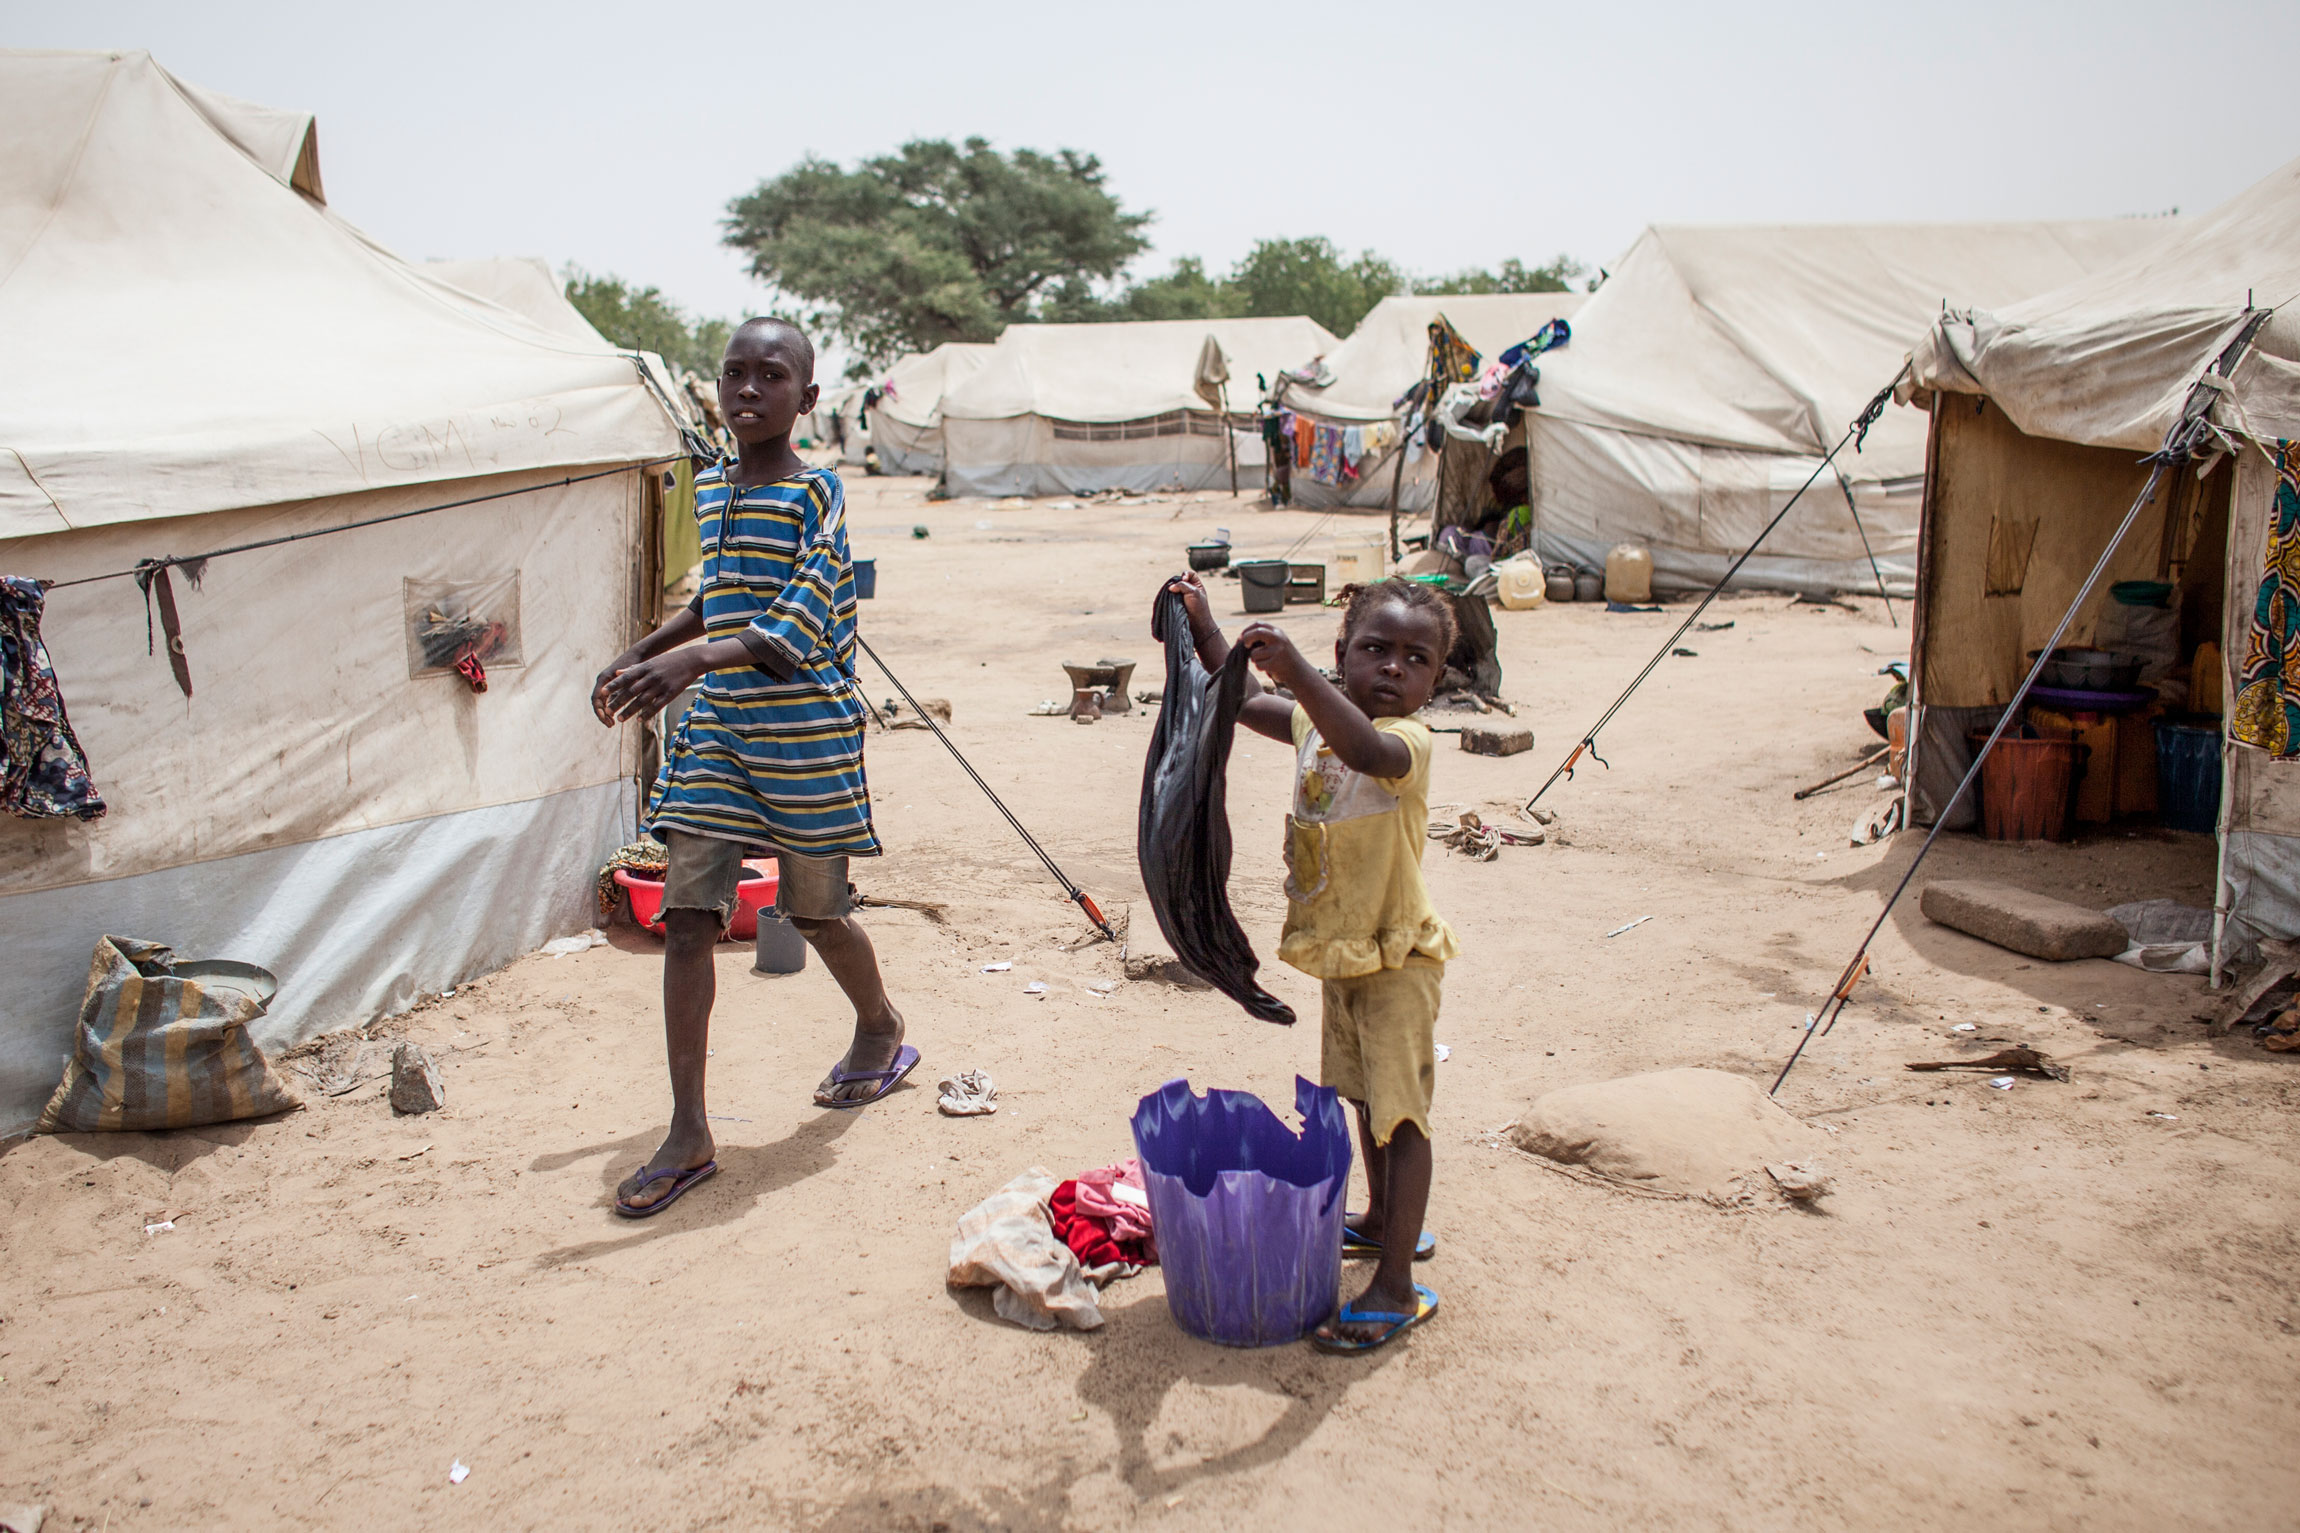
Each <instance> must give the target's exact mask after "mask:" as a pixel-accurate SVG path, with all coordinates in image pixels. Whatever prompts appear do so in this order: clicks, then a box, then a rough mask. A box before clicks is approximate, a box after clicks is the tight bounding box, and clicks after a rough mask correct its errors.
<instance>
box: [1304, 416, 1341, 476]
mask: <svg viewBox="0 0 2300 1533" xmlns="http://www.w3.org/2000/svg"><path fill="white" fill-rule="evenodd" d="M1310 477H1311V478H1312V479H1314V480H1316V481H1317V482H1318V483H1319V484H1340V483H1341V482H1342V431H1341V428H1340V427H1339V426H1319V427H1316V428H1314V430H1313V433H1312V441H1311V447H1310Z"/></svg>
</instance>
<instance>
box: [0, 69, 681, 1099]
mask: <svg viewBox="0 0 2300 1533" xmlns="http://www.w3.org/2000/svg"><path fill="white" fill-rule="evenodd" d="M220 100H221V98H215V97H213V96H210V95H207V94H205V93H200V92H195V91H191V90H188V89H187V88H185V87H182V86H180V85H179V84H178V82H176V81H175V80H174V79H172V78H171V77H170V76H168V75H167V74H166V73H165V71H163V70H161V69H160V68H159V67H158V66H157V65H155V64H154V63H153V62H152V61H151V60H150V58H148V57H147V56H145V55H142V54H120V55H105V54H22V53H9V54H0V334H5V335H6V336H7V337H8V345H9V359H10V361H11V362H12V363H14V364H15V365H14V366H12V367H10V368H9V369H7V370H6V371H5V372H4V373H0V571H5V572H7V573H10V574H20V575H32V576H39V577H44V578H47V579H50V580H57V581H70V580H73V579H75V578H78V577H83V576H88V575H95V574H101V573H106V572H110V571H117V570H121V569H124V568H128V567H130V566H132V565H134V564H135V563H136V562H137V561H138V560H139V559H143V558H148V557H165V556H171V555H185V554H193V553H199V552H203V551H206V550H210V549H215V548H220V547H225V546H229V545H232V544H236V543H243V542H249V541H255V540H259V539H264V538H270V537H277V536H280V535H282V534H286V533H290V532H298V531H306V530H316V529H321V528H330V527H340V526H343V525H344V524H346V523H349V522H353V521H359V520H363V519H366V518H370V517H375V516H380V515H387V514H390V513H392V512H395V511H401V510H413V509H416V508H418V507H423V506H428V505H435V504H439V503H441V502H444V501H450V500H458V499H463V498H465V497H468V496H473V495H483V494H488V493H491V492H494V491H497V490H503V489H517V490H522V491H526V492H525V493H520V494H516V495H513V496H511V497H509V498H506V499H502V500H495V501H490V502H487V503H485V504H481V505H476V506H470V507H466V508H463V509H460V510H454V511H443V512H437V513H433V514H429V515H423V516H417V517H413V518H410V519H409V520H406V521H402V522H395V523H391V524H388V525H384V526H378V527H371V528H364V529H361V530H359V531H355V532H344V533H338V534H335V535H332V536H327V537H321V538H315V539H312V540H309V541H305V542H297V543H290V544H285V545H282V546H278V547H274V548H268V549H263V550H258V551H252V552H248V553H244V554H236V555H231V556H229V557H225V558H220V559H217V560H215V561H213V562H212V563H210V564H209V565H208V566H207V568H206V570H205V571H204V573H203V576H202V580H201V582H200V583H199V584H198V585H197V586H195V585H194V584H193V583H192V581H191V580H190V578H189V575H188V572H186V571H182V570H179V571H177V572H176V574H175V576H174V577H173V583H174V586H175V591H176V598H177V602H178V604H179V607H180V610H181V613H182V621H183V633H184V648H185V652H186V655H187V660H188V665H189V668H190V672H191V677H192V684H193V694H192V695H191V696H190V697H186V696H184V695H183V694H182V693H181V692H180V691H179V690H178V689H177V687H176V683H175V681H174V679H173V677H172V676H171V674H170V671H169V666H168V662H167V658H166V655H165V652H163V653H162V654H160V655H159V656H156V657H155V656H152V655H148V654H147V653H146V650H145V613H144V602H143V598H142V596H141V594H140V593H139V592H138V590H137V588H136V585H135V583H134V581H132V580H126V579H117V580H106V581H102V582H98V583H94V584H89V585H84V586H64V587H60V588H59V589H56V590H54V591H52V592H51V593H50V595H49V599H48V609H47V616H46V619H45V623H44V636H45V638H46V641H47V644H48V647H49V651H50V654H51V656H52V658H53V660H54V662H55V665H56V669H57V675H58V680H59V684H60V686H61V688H62V691H63V695H64V698H65V702H66V706H67V707H68V708H69V710H70V713H71V720H72V724H73V726H74V728H75V730H76V731H77V733H78V735H79V738H80V741H81V743H82V745H83V746H84V748H85V749H86V751H87V753H88V756H89V759H90V765H91V768H92V771H93V775H94V778H95V781H96V783H97V785H98V787H99V789H100V790H101V791H102V792H103V794H104V796H105V799H106V801H107V802H108V804H109V806H110V812H109V813H108V814H106V815H105V816H104V817H103V818H101V819H98V820H94V821H90V822H82V821H78V820H39V821H27V820H20V819H15V818H6V817H0V953H5V954H6V955H7V972H8V979H9V983H8V985H7V986H6V987H5V988H4V989H0V1132H5V1131H7V1130H9V1129H13V1128H19V1127H22V1126H23V1125H24V1124H25V1123H26V1122H28V1121H29V1119H30V1118H31V1117H32V1115H33V1114H35V1113H36V1112H37V1111H38V1109H39V1107H40V1105H41V1103H42V1101H43V1100H44V1099H45V1097H46V1096H47V1093H48V1091H49V1090H50V1089H51V1088H52V1087H53V1086H54V1084H55V1082H56V1080H57V1078H58V1076H59V1075H60V1074H61V1071H62V1066H63V1058H64V1053H65V1051H66V1049H67V1048H68V1047H69V1041H68V1040H69V1035H70V1031H71V1027H72V1023H73V1018H74V1015H75V1012H76V1009H77V1003H78V999H79V995H80V990H81V986H82V984H83V982H84V980H85V978H86V975H87V966H88V955H89V952H90V950H91V949H92V948H93V946H94V944H95V940H96V938H97V937H98V936H99V935H102V934H106V933H117V934H123V935H134V936H139V937H148V938H153V939H156V940H159V941H163V942H167V943H171V944H173V945H175V946H176V947H177V948H178V950H179V951H180V952H182V953H184V954H185V955H186V956H196V957H219V958H235V959H242V960H245V961H249V962H253V963H258V964H262V965H264V966H265V967H267V968H270V969H272V970H273V971H274V972H275V973H276V974H277V975H278V976H279V979H280V992H279V996H278V998H277V1000H276V1001H275V1002H274V1003H273V1006H272V1008H271V1013H270V1016H269V1017H268V1018H267V1020H266V1021H265V1023H264V1024H263V1027H262V1031H261V1034H260V1039H259V1041H261V1042H262V1043H263V1044H264V1045H265V1046H266V1047H272V1048H276V1047H279V1046H281V1045H283V1044H286V1043H289V1042H292V1041H294V1040H296V1039H298V1038H300V1037H304V1036H308V1035H309V1034H311V1033H314V1032H318V1031H322V1030H325V1029H328V1028H334V1027H343V1026H350V1025H354V1024H357V1023H361V1022H364V1021H367V1020H369V1019H370V1018H372V1017H374V1016H376V1015H378V1014H379V1013H382V1012H386V1011H390V1010H394V1009H397V1008H400V1007H403V1006H405V1005H406V1004H407V1003H408V1002H410V1001H411V1000H412V999H414V997H415V996H416V994H417V993H418V992H419V991H424V990H437V989H440V988H443V987H445V986H448V985H452V984H455V983H457V982H458V981H459V980H461V979H463V978H466V977H469V976H470V975H472V974H475V973H478V972H482V971H484V970H485V969H488V968H491V967H494V966H496V965H499V964H501V963H502V962H504V961H506V960H507V959H509V958H511V957H513V956H516V955H517V954H518V953H520V952H523V951H527V950H529V949H531V948H533V947H534V946H536V945H537V944H538V943H540V942H541V941H543V940H545V939H547V938H548V937H551V936H554V935H559V934H563V933H565V932H567V931H570V930H574V929H577V928H580V927H581V926H583V925H584V924H587V922H588V921H589V920H590V919H591V917H590V915H589V913H588V912H589V906H588V903H587V902H588V900H589V897H590V896H589V888H590V875H591V874H592V873H593V872H594V871H595V870H596V868H597V866H598V862H599V860H600V857H601V856H602V854H603V853H604V852H605V851H606V850H607V849H609V848H611V847H612V846H613V845H615V844H616V842H617V841H618V840H619V839H620V838H621V837H622V836H623V835H624V834H625V833H626V828H627V827H626V822H627V820H628V819H629V816H630V797H631V793H630V787H629V782H628V778H629V773H630V769H631V767H632V765H633V762H632V760H631V757H630V752H629V748H628V745H627V743H626V742H625V741H624V740H623V739H622V738H621V737H620V736H619V734H618V733H616V732H613V731H609V730H606V729H602V728H601V727H599V725H598V723H597V722H596V721H595V720H594V719H592V718H591V717H590V713H589V708H588V696H587V695H588V692H589V689H590V681H591V677H592V675H593V674H594V673H595V672H596V671H597V669H598V667H599V665H600V664H601V663H602V662H603V660H604V659H605V658H607V657H609V656H611V655H613V654H614V653H615V652H617V651H618V650H620V649H621V648H622V647H623V645H625V644H626V643H628V642H629V640H630V637H631V635H632V634H633V633H634V632H635V631H636V628H637V625H638V624H639V622H640V621H641V620H642V618H643V615H644V611H645V609H646V608H647V607H648V606H649V605H650V598H651V595H652V593H648V592H644V591H642V590H641V589H640V588H641V586H642V584H643V583H644V579H643V576H644V566H643V560H642V550H643V547H644V540H645V534H646V531H647V516H648V512H647V509H646V500H645V497H646V495H647V494H648V493H650V492H649V491H648V490H647V489H646V487H645V484H644V479H645V477H646V476H645V475H644V474H643V472H642V470H641V469H640V468H638V467H637V465H638V464H640V463H641V462H644V461H647V460H653V459H659V458H662V457H665V456H668V455H669V454H671V453H673V452H675V451H676V450H677V447H678V437H677V434H676V431H675V429H674V427H673V424H672V422H671V419H670V417H669V416H668V415H667V414H666V413H665V410H664V408H663V406H662V405H661V404H660V403H658V402H657V399H656V396H655V395H654V393H653V392H652V391H651V390H650V389H648V388H647V387H646V386H645V385H644V384H643V383H642V381H641V374H640V373H639V371H638V369H637V367H636V366H635V365H634V363H633V361H632V359H631V358H629V357H627V356H625V355H623V354H620V353H617V352H615V351H614V350H613V349H612V348H611V347H608V346H607V345H606V344H605V343H603V342H600V341H598V340H597V339H596V338H593V339H592V340H590V341H588V342H584V341H581V340H578V339H576V338H573V337H570V336H564V335H555V334H553V333H551V332H550V331H549V330H547V329H545V328H543V327H540V326H537V325H536V324H534V323H532V322H530V321H528V320H526V319H523V318H521V317H520V316H519V315H517V314H515V313H512V312H511V311H510V310H508V309H506V308H503V307H502V306H500V305H498V304H496V303H492V302H480V301H474V300H473V299H471V298H469V297H467V296H465V294H464V293H463V292H461V291H460V290H459V289H458V288H456V287H454V286H452V285H450V284H448V283H446V282H443V281H441V280H440V279H439V278H438V277H437V276H435V275H431V274H427V273H426V272H424V271H423V270H422V269H420V268H417V267H413V266H410V265H408V264H407V263H406V262H404V261H401V260H400V259H399V258H398V257H396V256H393V255H391V254H390V253H389V252H387V251H384V250H382V249H380V248H379V247H377V246H376V245H374V244H373V243H372V242H370V241H369V240H367V239H366V238H365V237H364V236H362V235H360V234H359V233H358V232H357V231H356V230H354V229H352V228H351V227H350V226H349V225H346V224H344V223H342V222H341V221H340V220H338V219H336V218H334V217H333V216H332V215H330V214H329V213H328V212H327V211H326V209H325V208H324V207H322V206H320V205H319V204H318V203H317V202H316V200H314V198H315V195H316V191H317V188H318V186H319V176H318V162H317V156H316V151H315V150H314V149H313V148H312V143H313V140H312V136H311V130H310V121H309V119H308V118H302V117H297V116H295V115H294V114H283V113H274V112H267V111H264V110H263V109H260V108H252V107H246V106H244V104H238V103H229V102H223V103H222V104H221V105H219V104H218V103H219V101H220ZM219 113H220V114H223V115H222V116H221V117H219V115H218V114H219ZM299 125H300V126H299ZM251 145H252V146H253V147H252V148H251V147H250V146H251ZM259 150H260V151H261V154H260V156H259V155H258V153H257V152H258V151H259ZM123 357H133V358H135V359H136V360H135V363H134V367H135V369H136V371H137V372H138V373H139V375H142V374H147V373H148V374H149V375H151V376H154V377H160V378H168V379H174V380H178V385H177V386H171V387H163V388H158V389H131V390H129V391H128V393H127V394H126V395H123V394H122V391H121V386H120V384H119V382H118V381H117V380H118V375H119V368H120V366H121V363H120V359H121V358H123ZM588 474H596V475H598V476H599V477H596V478H590V479H587V480H586V481H585V482H581V483H572V484H570V483H564V482H563V481H565V480H567V479H568V478H570V477H573V476H577V475H588ZM529 487H535V488H533V489H532V490H529ZM410 582H415V583H418V584H417V585H416V586H415V587H412V588H411V586H410ZM465 594H468V595H469V596H470V599H471V600H472V601H475V602H476V601H484V603H485V604H486V605H485V609H484V610H485V611H486V612H487V614H488V615H490V616H496V617H502V618H505V619H508V620H509V621H510V625H511V626H512V628H513V631H514V635H515V638H516V642H517V651H516V659H510V658H506V659H504V660H501V661H498V662H495V663H491V665H490V667H489V681H490V686H489V689H488V691H487V692H486V693H485V694H483V695H482V694H475V693H473V692H472V691H471V690H470V689H469V688H468V687H467V686H466V685H465V684H464V682H463V681H462V680H461V679H460V678H458V677H456V676H455V675H453V674H452V673H451V672H450V673H440V672H436V671H433V672H429V673H428V674H421V675H416V674H412V672H414V671H417V670H422V669H424V667H423V666H422V664H421V662H420V660H419V659H417V658H416V655H419V654H420V651H419V650H417V651H415V652H414V653H411V643H410V637H409V627H408V616H409V609H410V605H411V602H434V603H436V602H446V603H448V604H450V605H453V604H454V603H455V602H457V601H460V600H463V599H464V595H465ZM473 610H475V611H477V610H480V609H479V608H477V607H474V609H473Z"/></svg>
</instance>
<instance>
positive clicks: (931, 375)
mask: <svg viewBox="0 0 2300 1533" xmlns="http://www.w3.org/2000/svg"><path fill="white" fill-rule="evenodd" d="M994 350H996V348H995V347H993V346H990V345H988V344H986V343H980V342H972V341H945V342H943V343H942V344H941V345H940V346H937V347H935V348H934V350H932V351H928V352H912V353H911V354H910V355H909V356H906V357H904V358H902V359H901V360H899V361H897V362H896V363H895V364H894V366H892V367H890V368H888V369H887V370H886V372H885V373H884V374H883V375H881V377H880V378H879V381H878V384H877V386H876V388H875V390H874V392H873V394H872V396H871V403H870V407H869V416H870V420H869V427H870V440H871V445H873V446H874V447H876V448H877V449H878V460H879V467H880V468H881V469H883V470H884V471H885V472H887V473H890V474H939V473H941V472H942V461H943V440H942V400H943V396H944V395H945V394H947V393H949V392H950V391H951V390H952V389H953V388H956V387H957V386H958V385H959V384H961V383H963V382H965V381H966V380H967V379H969V378H971V377H973V376H974V375H975V374H976V373H978V372H980V371H981V370H982V369H983V367H984V365H985V364H986V363H988V362H989V360H990V354H991V353H992V352H993V351H994Z"/></svg>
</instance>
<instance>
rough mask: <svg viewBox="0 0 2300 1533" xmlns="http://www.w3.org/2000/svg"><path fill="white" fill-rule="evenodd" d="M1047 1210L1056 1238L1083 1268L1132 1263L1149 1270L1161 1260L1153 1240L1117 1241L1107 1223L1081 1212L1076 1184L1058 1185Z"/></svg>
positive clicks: (1072, 1182) (1049, 1199) (1048, 1200)
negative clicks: (1050, 1216)
mask: <svg viewBox="0 0 2300 1533" xmlns="http://www.w3.org/2000/svg"><path fill="white" fill-rule="evenodd" d="M1046 1208H1047V1212H1048V1213H1049V1214H1051V1215H1052V1216H1053V1223H1054V1233H1055V1236H1056V1238H1057V1239H1059V1240H1060V1241H1061V1242H1062V1243H1063V1244H1064V1245H1066V1246H1068V1247H1070V1249H1071V1250H1072V1251H1073V1252H1074V1253H1076V1255H1077V1257H1078V1260H1079V1263H1080V1264H1081V1265H1083V1266H1088V1267H1101V1266H1107V1265H1108V1264H1109V1263H1111V1262H1131V1263H1133V1264H1134V1265H1136V1266H1138V1267H1147V1266H1150V1265H1152V1264H1154V1263H1155V1262H1156V1261H1157V1260H1158V1253H1157V1251H1156V1250H1155V1249H1154V1248H1153V1247H1152V1246H1151V1244H1150V1242H1149V1241H1147V1240H1123V1241H1122V1240H1114V1239H1112V1238H1111V1235H1110V1227H1109V1226H1108V1225H1107V1224H1105V1223H1104V1222H1103V1221H1101V1220H1099V1219H1096V1218H1094V1217H1093V1216H1092V1215H1091V1214H1082V1213H1080V1212H1079V1211H1078V1183H1077V1182H1076V1181H1068V1182H1063V1183H1061V1184H1060V1185H1058V1186H1057V1187H1056V1188H1055V1189H1054V1195H1053V1196H1052V1197H1050V1198H1048V1199H1047V1200H1046Z"/></svg>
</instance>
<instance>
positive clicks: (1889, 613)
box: [1837, 468, 1901, 628]
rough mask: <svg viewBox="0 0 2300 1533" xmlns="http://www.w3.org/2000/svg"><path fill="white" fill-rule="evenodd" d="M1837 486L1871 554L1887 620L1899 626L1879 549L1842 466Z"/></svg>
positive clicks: (1871, 569)
mask: <svg viewBox="0 0 2300 1533" xmlns="http://www.w3.org/2000/svg"><path fill="white" fill-rule="evenodd" d="M1837 488H1838V489H1840V490H1843V491H1844V492H1845V509H1846V510H1848V511H1850V512H1852V513H1853V530H1854V531H1855V532H1857V533H1859V534H1860V535H1861V552H1862V553H1865V554H1867V555H1868V556H1869V573H1870V574H1872V575H1874V576H1876V577H1877V595H1878V597H1879V598H1880V599H1881V600H1882V601H1883V602H1884V604H1885V621H1887V622H1889V623H1891V624H1892V625H1893V626H1894V627H1895V628H1898V627H1900V626H1901V620H1900V619H1899V618H1897V617H1895V616H1893V597H1892V593H1891V592H1889V591H1887V590H1886V589H1885V572H1884V571H1883V570H1881V569H1878V568H1877V551H1876V550H1875V549H1873V548H1871V547H1870V546H1869V529H1868V528H1866V527H1864V526H1862V525H1861V508H1860V507H1859V506H1856V505H1854V504H1853V484H1852V481H1851V480H1849V479H1847V478H1846V477H1845V471H1844V470H1843V469H1841V468H1840V469H1838V470H1837Z"/></svg>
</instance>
